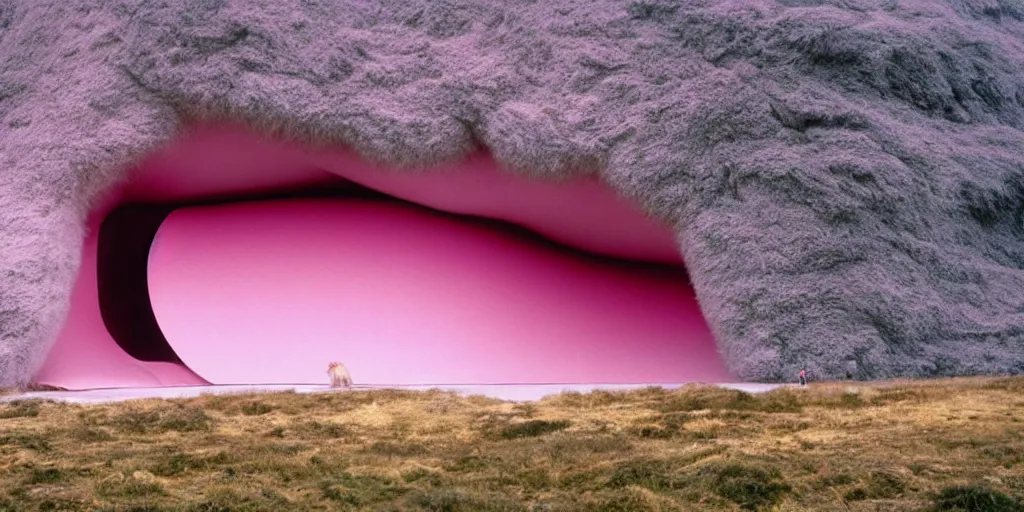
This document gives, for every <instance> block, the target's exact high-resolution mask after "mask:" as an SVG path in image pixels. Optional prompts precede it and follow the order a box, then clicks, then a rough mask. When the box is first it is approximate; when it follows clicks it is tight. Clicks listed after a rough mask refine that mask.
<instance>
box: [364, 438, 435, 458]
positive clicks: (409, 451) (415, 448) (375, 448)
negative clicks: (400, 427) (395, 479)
mask: <svg viewBox="0 0 1024 512" xmlns="http://www.w3.org/2000/svg"><path fill="white" fill-rule="evenodd" d="M363 451H364V452H366V453H372V454H374V455H384V456H386V457H412V456H415V455H423V454H426V453H427V452H428V450H427V448H426V447H425V446H423V445H422V444H419V443H396V442H392V441H378V442H376V443H373V444H371V445H370V446H367V447H366V448H365V449H364V450H363Z"/></svg>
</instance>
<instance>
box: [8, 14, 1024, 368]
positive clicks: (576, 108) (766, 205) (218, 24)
mask: <svg viewBox="0 0 1024 512" xmlns="http://www.w3.org/2000/svg"><path fill="white" fill-rule="evenodd" d="M194 118H229V119H234V120H238V121H243V122H246V123H248V124H249V125H250V126H253V127H254V128H256V129H259V130H262V131H269V132H271V133H274V134H277V135H279V136H282V137H291V138H299V139H302V140H306V141H309V142H314V143H329V144H345V145H349V146H351V147H353V148H355V149H356V150H358V151H359V152H360V153H362V154H363V155H364V156H366V157H368V158H371V159H374V160H377V161H380V162H385V163H388V164H392V165H399V166H409V165H421V164H431V163H436V162H440V161H446V160H451V159H454V158H458V157H460V156H462V155H465V154H467V153H468V152H470V151H473V150H474V148H476V147H480V146H482V147H486V148H488V149H489V150H490V151H491V152H493V154H494V155H495V157H496V158H497V159H498V160H499V162H500V163H501V164H503V165H505V166H507V167H509V168H511V169H514V170H516V171H518V172H521V173H523V174H527V175H530V176H534V177H538V178H543V177H553V176H560V175H567V174H570V173H579V172H591V173H599V174H600V175H601V176H602V177H603V179H604V180H605V181H607V182H608V183H609V184H610V185H612V186H613V187H614V188H615V189H616V190H618V191H619V192H620V193H622V194H624V195H626V196H629V197H632V198H634V199H635V200H637V201H638V202H639V203H640V204H642V205H643V206H644V207H645V208H646V209H647V211H648V212H650V213H651V214H653V215H655V216H657V217H659V218H661V219H664V220H666V221H668V222H670V223H672V224H673V225H674V226H675V227H676V230H677V232H678V234H679V240H680V247H681V250H682V252H683V255H684V256H685V259H686V262H687V267H688V270H689V272H690V273H691V275H692V278H693V282H694V286H695V288H696V291H697V294H698V298H699V300H700V303H701V307H702V308H703V311H704V313H705V316H706V318H707V320H708V322H709V324H710V325H711V327H712V329H713V331H714V333H715V335H716V336H717V338H718V340H719V346H720V348H721V350H722V353H723V354H724V355H725V357H726V359H727V361H728V363H729V365H730V367H731V368H732V369H733V370H734V371H735V372H737V375H738V376H739V377H741V378H743V379H751V380H768V381H770V380H778V379H789V378H790V377H791V376H792V375H795V373H796V371H797V368H798V367H799V366H800V365H801V364H806V365H807V366H808V369H809V370H810V371H811V372H813V373H814V374H816V375H818V376H825V377H845V376H846V375H847V373H851V374H853V375H854V376H855V377H859V378H873V377H885V376H893V375H905V376H927V375H950V374H975V373H1020V372H1021V371H1022V370H1024V131H1022V130H1024V4H1021V3H1020V2H1018V1H1017V0H899V1H897V0H722V1H715V2H708V1H704V0H677V1H672V2H667V1H666V2H658V1H652V2H626V1H611V0H596V1H589V2H570V1H547V2H532V1H521V2H509V1H506V0H493V1H485V0H478V1H445V2H436V1H432V0H430V1H428V0H419V1H417V0H408V1H382V2H365V1H362V0H358V1H357V0H352V1H337V0H321V1H317V0H275V1H266V2H262V1H249V0H194V1H173V0H172V1H165V2H150V1H138V0H137V1H129V0H125V1H113V0H112V1H74V0H72V1H67V0H59V1H58V0H53V1H45V0H39V1H32V2H27V1H18V0H0V385H10V384H15V383H23V382H25V381H26V380H27V379H28V378H29V377H30V375H31V373H32V372H33V370H34V369H35V368H36V367H37V366H38V365H39V364H40V362H41V360H42V359H43V358H44V357H45V354H46V351H47V349H48V347H49V344H50V343H52V340H53V339H54V337H55V336H56V333H57V330H58V329H59V328H60V325H61V322H62V321H63V318H64V316H65V314H66V310H67V304H68V296H69V293H70V290H71V286H72V283H73V279H74V276H75V274H76V272H77V268H78V259H79V251H80V249H81V240H82V236H83V227H82V225H83V220H84V215H85V213H86V212H87V211H88V210H89V208H90V207H91V206H92V204H93V203H94V201H95V200H96V199H97V198H98V197H99V194H100V193H102V191H104V190H106V189H108V188H109V187H110V186H111V185H113V184H114V183H116V182H117V181H118V180H121V179H124V176H123V175H122V174H123V172H124V169H125V165H126V164H127V163H129V162H131V161H132V159H133V158H137V157H138V156H140V155H142V154H144V153H146V152H147V151H150V150H151V149H153V148H154V147H156V146H157V145H159V144H161V143H164V142H166V141H167V140H168V139H169V138H170V137H172V136H173V135H174V133H175V130H176V129H177V128H178V127H179V126H180V125H181V124H182V122H183V121H184V120H190V119H194Z"/></svg>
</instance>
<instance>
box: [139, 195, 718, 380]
mask: <svg viewBox="0 0 1024 512" xmlns="http://www.w3.org/2000/svg"><path fill="white" fill-rule="evenodd" d="M641 267H642V266H640V265H628V266H625V265H623V264H621V263H613V262H607V261H599V260H597V259H594V258H586V257H580V256H579V255H577V254H573V253H570V252H568V251H565V250H560V249H556V248H551V247H547V246H544V245H540V244H537V243H535V242H533V241H531V240H528V239H525V238H523V237H517V236H514V235H510V234H506V233H503V232H500V231H497V230H494V229H491V228H488V227H484V226H480V225H476V224H472V223H467V222H464V221H460V220H458V219H455V218H452V217H450V216H443V215H440V214H436V213H432V212H429V211H425V210H423V209H420V208H414V207H410V206H405V205H402V204H398V203H390V202H381V201H365V200H362V201H359V200H347V201H338V200H308V199H307V200H286V201H270V202H254V203H242V204H233V205H222V206H211V207H190V208H183V209H179V210H176V211H175V212H174V213H172V214H171V215H170V216H169V217H168V218H167V220H165V221H164V223H163V224H162V225H161V227H160V230H159V232H158V233H157V236H156V240H155V241H154V243H153V247H152V251H151V253H150V260H149V286H150V297H151V299H152V301H153V310H154V312H155V313H156V318H157V321H158V322H159V324H160V328H161V330H162V331H163V332H164V334H165V335H166V337H167V340H168V341H169V342H170V344H171V346H172V347H173V348H174V350H175V352H176V353H177V354H178V355H179V357H181V359H182V361H184V363H185V364H186V365H187V366H188V367H189V368H190V369H192V370H193V371H194V372H196V374H198V375H199V376H201V377H202V378H203V379H205V380H207V381H209V382H211V383H215V384H244V383H252V382H254V381H258V382H259V383H265V384H295V383H315V382H321V381H323V380H324V379H325V377H324V372H325V370H326V366H327V362H329V361H332V360H338V361H341V362H343V363H345V365H346V366H348V368H349V370H350V371H351V372H352V374H353V377H354V379H356V380H357V382H360V383H364V384H373V385H382V384H396V385H416V384H512V383H523V384H543V383H558V384H561V383H610V384H619V383H638V382H650V383H673V382H683V381H693V380H700V381H722V380H726V378H727V375H726V373H725V370H724V368H723V367H722V366H721V365H720V364H717V361H718V358H717V355H716V352H715V345H714V341H713V339H712V336H711V334H710V333H709V332H708V330H707V326H706V324H705V322H704V320H703V318H702V317H701V314H700V311H699V310H698V308H697V304H696V302H695V300H694V298H693V296H692V294H691V293H690V291H689V287H688V286H687V281H686V277H685V274H684V273H683V272H682V271H681V270H676V269H669V268H658V269H653V268H650V269H643V268H641Z"/></svg>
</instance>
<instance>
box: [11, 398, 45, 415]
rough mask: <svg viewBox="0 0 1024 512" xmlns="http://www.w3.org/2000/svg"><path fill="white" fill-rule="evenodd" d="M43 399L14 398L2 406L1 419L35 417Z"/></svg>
mask: <svg viewBox="0 0 1024 512" xmlns="http://www.w3.org/2000/svg"><path fill="white" fill-rule="evenodd" d="M42 403H43V401H42V400H12V401H10V402H7V403H6V404H5V405H4V406H3V407H0V419H5V420H6V419H12V418H35V417H37V416H39V405H40V404H42Z"/></svg>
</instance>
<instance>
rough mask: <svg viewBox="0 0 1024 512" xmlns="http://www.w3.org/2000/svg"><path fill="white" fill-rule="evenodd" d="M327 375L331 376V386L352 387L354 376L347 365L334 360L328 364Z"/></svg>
mask: <svg viewBox="0 0 1024 512" xmlns="http://www.w3.org/2000/svg"><path fill="white" fill-rule="evenodd" d="M327 375H328V376H330V377H331V387H332V388H340V387H342V386H345V389H349V388H351V387H352V376H351V375H349V373H348V368H345V365H343V364H341V363H338V362H334V361H332V362H331V363H330V364H328V365H327Z"/></svg>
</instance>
